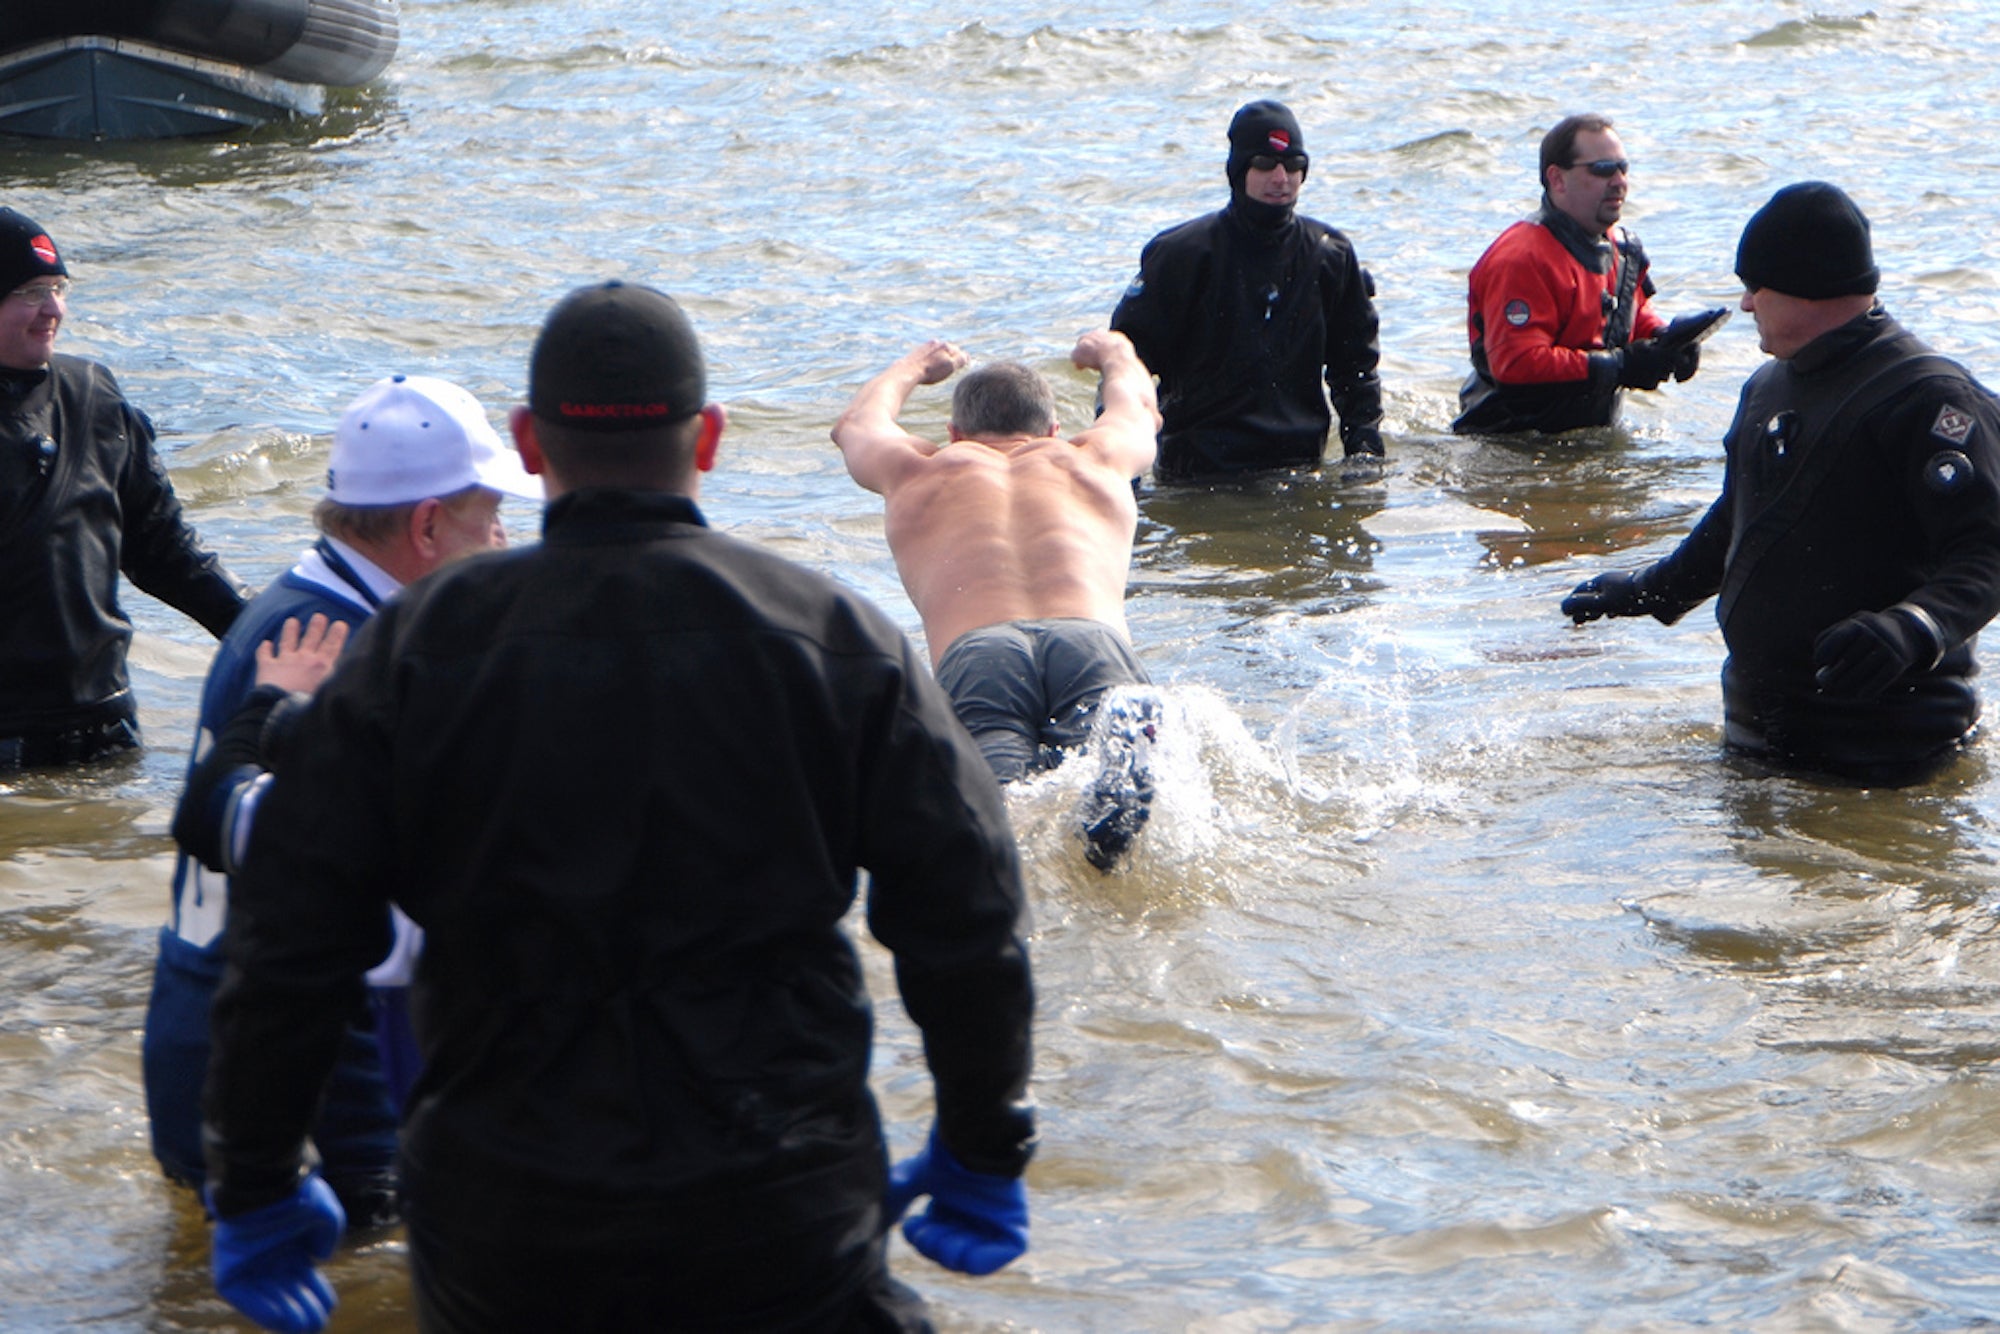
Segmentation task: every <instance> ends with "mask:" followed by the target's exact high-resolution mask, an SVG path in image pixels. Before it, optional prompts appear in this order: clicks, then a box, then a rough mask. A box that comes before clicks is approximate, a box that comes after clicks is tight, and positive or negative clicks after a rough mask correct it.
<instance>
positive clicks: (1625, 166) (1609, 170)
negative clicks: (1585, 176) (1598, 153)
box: [1569, 157, 1632, 180]
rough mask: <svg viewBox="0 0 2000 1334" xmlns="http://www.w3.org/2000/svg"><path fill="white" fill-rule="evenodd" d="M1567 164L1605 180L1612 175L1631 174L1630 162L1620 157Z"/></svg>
mask: <svg viewBox="0 0 2000 1334" xmlns="http://www.w3.org/2000/svg"><path fill="white" fill-rule="evenodd" d="M1569 165H1570V166H1572V167H1582V168H1584V169H1585V170H1587V171H1589V173H1590V174H1591V175H1592V176H1602V177H1603V178H1604V179H1606V180H1610V179H1611V178H1612V177H1613V176H1620V175H1624V176H1629V175H1631V174H1632V164H1631V162H1630V161H1628V160H1627V159H1625V158H1622V157H1601V158H1599V159H1597V160H1596V161H1595V162H1572V163H1570V164H1569Z"/></svg>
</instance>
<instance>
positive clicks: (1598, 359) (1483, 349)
mask: <svg viewBox="0 0 2000 1334" xmlns="http://www.w3.org/2000/svg"><path fill="white" fill-rule="evenodd" d="M1540 161H1541V178H1542V205H1541V208H1540V209H1539V210H1538V211H1537V212H1536V213H1535V215H1534V216H1533V217H1529V218H1524V219H1522V220H1521V221H1519V222H1516V223H1515V224H1513V225H1512V226H1511V227H1509V228H1507V230H1506V231H1504V232H1502V233H1501V234H1500V236H1499V237H1498V239H1496V240H1495V241H1494V242H1493V244H1492V245H1490V246H1488V247H1487V248H1486V253H1485V254H1483V255H1481V256H1480V257H1479V262H1478V263H1476V264H1474V265H1473V266H1472V272H1471V274H1470V276H1469V278H1468V280H1467V310H1466V332H1467V336H1468V338H1469V339H1470V341H1471V348H1472V373H1471V374H1470V375H1468V376H1467V377H1466V380H1465V384H1464V385H1463V386H1462V387H1461V388H1460V389H1459V391H1458V400H1459V415H1458V418H1457V420H1455V421H1454V422H1452V424H1451V429H1452V430H1454V431H1456V432H1458V433H1459V434H1461V435H1467V434H1483V435H1492V434H1504V433H1508V432H1513V431H1542V432H1545V433H1548V434H1554V433H1557V432H1560V431H1572V430H1578V429H1581V428H1584V427H1593V426H1609V425H1611V424H1612V423H1614V422H1616V421H1617V420H1618V413H1619V409H1620V407H1621V406H1622V405H1623V402H1624V393H1625V390H1627V389H1658V388H1659V387H1660V385H1661V384H1663V383H1665V381H1666V379H1667V377H1668V376H1669V375H1671V376H1673V377H1674V378H1675V379H1676V380H1682V381H1684V380H1687V379H1688V378H1690V377H1691V376H1693V375H1694V373H1695V370H1696V368H1697V367H1698V366H1699V365H1700V361H1701V344H1700V342H1699V341H1698V340H1696V339H1694V338H1691V337H1690V338H1687V339H1685V340H1683V339H1682V338H1681V337H1680V336H1679V333H1678V332H1677V333H1676V334H1675V335H1674V336H1671V337H1662V334H1663V333H1664V332H1665V331H1666V328H1667V322H1666V320H1665V319H1663V318H1661V316H1660V315H1659V314H1658V312H1656V311H1655V310H1654V309H1653V305H1652V297H1653V291H1654V288H1653V279H1652V276H1651V274H1650V273H1649V272H1648V271H1647V262H1646V251H1645V247H1643V246H1641V245H1640V244H1639V238H1638V237H1636V236H1634V235H1632V233H1631V232H1629V231H1627V230H1626V229H1625V228H1624V226H1623V225H1622V224H1621V223H1620V221H1619V220H1620V218H1621V217H1622V216H1623V214H1624V209H1625V196H1626V191H1627V189H1628V187H1629V184H1630V172H1631V167H1632V164H1631V162H1630V161H1629V160H1628V159H1627V158H1626V156H1625V145H1624V143H1623V142H1622V141H1621V140H1620V139H1619V137H1618V133H1617V131H1616V130H1614V129H1613V128H1612V125H1611V120H1610V118H1609V117H1606V116H1599V115H1592V114H1583V115H1574V116H1565V117H1563V119H1561V120H1560V121H1557V122H1556V124H1555V125H1554V126H1553V127H1552V128H1551V129H1550V130H1549V132H1548V133H1547V134H1545V135H1543V136H1542V147H1541V157H1540ZM1725 314H1727V312H1726V311H1716V312H1714V314H1713V316H1712V318H1713V319H1719V318H1721V317H1722V316H1723V315H1725ZM1694 327H1700V328H1707V327H1712V324H1709V325H1698V326H1683V328H1684V329H1689V330H1690V331H1692V329H1693V328H1694Z"/></svg>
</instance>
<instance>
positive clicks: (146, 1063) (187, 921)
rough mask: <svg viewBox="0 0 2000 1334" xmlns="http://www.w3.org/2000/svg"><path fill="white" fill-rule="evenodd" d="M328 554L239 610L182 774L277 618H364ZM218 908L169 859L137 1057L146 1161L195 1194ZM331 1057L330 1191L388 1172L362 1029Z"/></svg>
mask: <svg viewBox="0 0 2000 1334" xmlns="http://www.w3.org/2000/svg"><path fill="white" fill-rule="evenodd" d="M328 551H331V548H329V547H325V546H322V547H321V548H320V549H319V550H317V551H315V552H312V553H308V555H307V556H306V558H305V559H304V560H302V561H301V562H300V563H299V564H298V565H296V566H294V567H293V568H292V569H291V570H289V571H287V572H286V573H285V574H284V575H282V576H280V577H279V578H278V579H277V580H276V581H274V582H273V583H272V584H271V585H270V587H268V588H266V589H265V590H264V591H263V593H261V594H259V595H258V597H257V598H256V599H255V600H254V601H253V602H251V603H250V605H249V606H248V607H246V608H244V610H243V613H242V615H241V616H240V617H238V618H237V620H236V623H235V624H234V625H232V626H231V627H230V629H229V633H228V634H227V635H225V636H224V637H223V640H222V644H221V647H220V648H218V649H217V650H216V655H215V661H214V663H213V664H211V666H210V667H209V671H208V680H207V682H206V684H205V685H204V686H203V687H202V695H201V716H200V721H199V727H198V730H197V732H196V734H195V743H194V746H193V748H192V750H191V752H190V754H189V757H188V765H189V768H190V770H192V769H193V767H194V765H195V764H197V763H199V762H200V761H201V759H202V758H203V757H204V756H206V755H207V754H208V752H209V751H210V749H212V748H213V747H214V745H215V738H216V734H217V733H218V732H220V731H221V730H222V728H223V727H224V726H225V725H226V724H227V723H228V721H229V719H230V717H231V715H233V714H234V713H235V712H236V710H237V708H238V706H240V705H241V704H242V703H243V700H244V697H245V696H246V695H248V694H249V693H250V690H251V688H252V687H253V686H254V685H255V684H256V669H257V649H258V647H259V646H260V645H262V644H264V643H266V642H267V641H270V640H275V639H276V638H277V637H278V635H279V633H280V631H282V630H283V628H284V624H285V622H286V621H287V620H288V619H292V618H296V619H297V620H298V622H299V623H300V624H301V625H304V624H305V623H306V622H307V621H308V620H309V619H310V618H311V617H312V616H313V615H314V614H315V613H319V614H323V615H325V616H326V617H327V618H328V620H330V621H342V622H345V623H346V624H348V625H349V626H351V627H357V628H358V627H359V626H360V625H361V624H362V623H363V622H364V621H366V620H367V619H368V618H369V616H370V615H371V614H372V611H373V604H374V602H375V601H376V600H377V599H376V595H375V593H374V592H373V591H372V590H370V589H369V588H367V587H366V586H365V584H364V583H363V582H362V578H361V576H359V575H358V574H355V573H354V571H353V569H352V567H351V566H346V563H345V562H343V561H341V560H340V559H339V557H337V556H335V557H334V558H333V560H334V564H333V565H330V564H329V563H328V561H327V560H326V559H325V558H324V557H323V556H322V555H321V552H328ZM336 566H338V567H344V568H339V569H337V568H336ZM251 786H252V785H251V784H249V783H245V784H244V785H243V787H242V788H240V789H239V790H238V792H237V793H236V794H234V797H233V798H232V800H233V801H240V800H241V799H242V798H243V797H244V796H245V795H246V793H247V792H248V791H249V789H250V788H251ZM228 904H229V879H228V877H227V876H226V875H224V874H223V873H221V872H219V871H213V870H210V869H209V868H207V867H205V866H203V865H202V864H201V863H200V862H199V861H197V860H196V859H195V858H194V857H192V856H190V855H188V853H187V852H186V851H185V850H182V851H180V852H179V853H178V855H177V857H176V859H175V863H174V886H173V910H172V916H171V919H170V920H169V922H168V924H167V926H166V927H164V928H163V929H162V930H161V932H160V954H159V958H158V960H157V961H156V963H155V966H154V971H153V992H152V997H151V999H150V1000H149V1002H148V1004H147V1008H146V1031H145V1039H144V1042H143V1045H142V1048H141V1060H142V1065H143V1069H144V1075H145V1085H146V1105H147V1112H148V1116H149V1118H150V1120H151V1123H152V1136H153V1152H154V1154H155V1156H156V1157H158V1158H159V1160H160V1165H161V1166H162V1167H163V1168H165V1169H166V1172H167V1175H168V1176H170V1177H173V1178H175V1179H177V1180H181V1181H185V1182H187V1183H189V1184H190V1185H194V1186H197V1187H199V1186H200V1185H201V1183H202V1181H203V1180H204V1178H205V1175H206V1173H205V1169H204V1166H203V1162H202V1145H201V1090H202V1083H203V1081H204V1079H205V1077H206V1075H207V1070H208V1047H209V1039H208V1011H209V1005H210V1002H211V1001H212V1000H213V998H214V995H215V989H216V987H217V985H218V984H220V982H221V980H222V965H223V959H222V925H223V918H224V915H225V913H226V911H227V909H228ZM341 1052H342V1054H341V1060H340V1063H339V1065H338V1067H337V1068H336V1070H335V1072H334V1077H333V1081H332V1083H331V1085H330V1086H329V1088H328V1090H327V1097H326V1102H325V1106H324V1109H323V1110H322V1112H321V1114H320V1120H319V1123H318V1124H317V1125H316V1126H315V1127H314V1138H315V1140H316V1141H317V1143H318V1144H319V1148H320V1152H321V1153H322V1155H323V1156H324V1158H325V1169H324V1175H325V1176H326V1178H327V1180H328V1181H329V1182H330V1183H333V1184H334V1185H335V1186H336V1189H339V1188H340V1187H341V1186H342V1185H344V1184H346V1183H349V1182H355V1183H359V1182H365V1181H375V1180H381V1179H383V1178H385V1177H386V1176H387V1174H388V1173H390V1172H391V1171H392V1170H393V1166H394V1161H395V1151H396V1134H397V1125H398V1120H399V1117H398V1114H397V1108H396V1099H395V1097H394V1093H393V1090H392V1088H391V1086H390V1085H389V1084H387V1083H386V1082H385V1080H384V1076H383V1065H382V1059H381V1056H380V1055H379V1053H378V1050H377V1044H376V1040H375V1037H374V1035H373V1033H372V1032H370V1031H369V1026H368V1024H367V1023H366V1022H365V1021H364V1022H361V1023H357V1024H356V1025H352V1026H350V1029H349V1031H348V1033H347V1034H346V1035H345V1037H344V1038H343V1045H342V1049H341ZM343 1193H345V1192H343Z"/></svg>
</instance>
